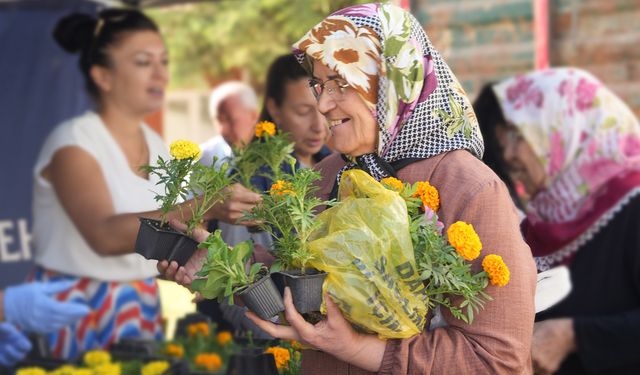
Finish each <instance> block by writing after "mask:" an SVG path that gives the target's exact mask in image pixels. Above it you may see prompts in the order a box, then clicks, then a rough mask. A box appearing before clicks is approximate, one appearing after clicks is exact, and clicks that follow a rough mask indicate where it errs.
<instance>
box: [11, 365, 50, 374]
mask: <svg viewBox="0 0 640 375" xmlns="http://www.w3.org/2000/svg"><path fill="white" fill-rule="evenodd" d="M16 375H47V372H46V371H45V370H44V369H43V368H40V367H23V368H21V369H20V370H18V371H16Z"/></svg>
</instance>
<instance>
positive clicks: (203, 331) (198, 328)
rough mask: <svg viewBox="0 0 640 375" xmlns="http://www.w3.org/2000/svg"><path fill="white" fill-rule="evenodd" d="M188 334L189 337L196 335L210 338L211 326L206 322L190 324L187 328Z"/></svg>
mask: <svg viewBox="0 0 640 375" xmlns="http://www.w3.org/2000/svg"><path fill="white" fill-rule="evenodd" d="M187 334H188V335H189V337H193V336H196V335H202V336H205V337H208V336H209V324H207V323H205V322H201V323H194V324H189V325H188V326H187Z"/></svg>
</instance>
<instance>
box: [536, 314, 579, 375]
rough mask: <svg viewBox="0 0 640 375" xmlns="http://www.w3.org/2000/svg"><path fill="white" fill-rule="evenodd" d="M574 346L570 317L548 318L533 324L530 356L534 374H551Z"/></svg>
mask: <svg viewBox="0 0 640 375" xmlns="http://www.w3.org/2000/svg"><path fill="white" fill-rule="evenodd" d="M575 348H576V344H575V338H574V331H573V320H572V319H570V318H563V319H549V320H544V321H542V322H538V323H535V324H534V326H533V342H532V345H531V357H532V359H533V370H534V372H535V373H536V374H543V375H546V374H553V373H554V372H556V371H557V370H558V369H559V368H560V365H561V364H562V361H564V359H565V358H566V357H567V356H568V355H569V354H570V353H571V352H573V351H574V350H575Z"/></svg>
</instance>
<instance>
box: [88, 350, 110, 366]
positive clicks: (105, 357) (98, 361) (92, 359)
mask: <svg viewBox="0 0 640 375" xmlns="http://www.w3.org/2000/svg"><path fill="white" fill-rule="evenodd" d="M83 360H84V364H85V365H87V366H89V367H96V366H98V365H102V364H105V363H111V354H109V352H105V351H104V350H90V351H88V352H86V353H85V354H84V357H83Z"/></svg>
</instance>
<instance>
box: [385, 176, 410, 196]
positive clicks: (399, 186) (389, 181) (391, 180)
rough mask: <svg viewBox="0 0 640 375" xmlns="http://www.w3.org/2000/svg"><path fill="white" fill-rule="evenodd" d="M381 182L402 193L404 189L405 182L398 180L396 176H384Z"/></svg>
mask: <svg viewBox="0 0 640 375" xmlns="http://www.w3.org/2000/svg"><path fill="white" fill-rule="evenodd" d="M380 183H381V184H383V185H385V187H387V188H389V189H391V190H393V191H397V192H398V193H401V192H402V190H404V184H403V183H402V181H400V180H398V179H397V178H395V177H386V178H383V179H382V180H380Z"/></svg>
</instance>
